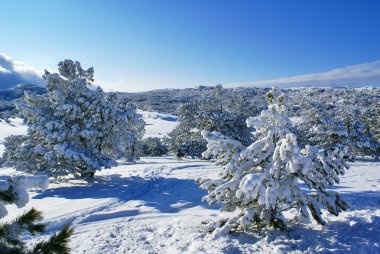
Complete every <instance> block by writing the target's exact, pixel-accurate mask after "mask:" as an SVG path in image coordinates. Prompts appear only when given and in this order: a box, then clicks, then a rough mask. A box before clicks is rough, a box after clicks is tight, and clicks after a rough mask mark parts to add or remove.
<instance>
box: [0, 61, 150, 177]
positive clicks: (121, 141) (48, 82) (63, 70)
mask: <svg viewBox="0 0 380 254" xmlns="http://www.w3.org/2000/svg"><path fill="white" fill-rule="evenodd" d="M58 67H59V68H58V70H59V74H57V73H49V72H47V71H46V72H45V75H44V80H45V86H46V90H47V93H46V94H44V95H36V94H30V93H26V94H25V99H24V101H23V102H19V103H17V104H16V106H17V108H18V110H19V111H20V113H21V114H22V115H23V117H25V118H26V123H27V124H28V134H27V136H26V139H25V140H24V141H23V142H22V143H20V144H19V146H17V147H16V148H13V147H10V148H8V147H7V144H8V143H9V144H10V143H11V142H8V143H6V144H5V145H6V149H8V150H9V151H11V154H12V156H13V157H14V158H17V159H18V161H15V160H10V161H6V162H5V163H9V164H11V166H14V167H15V168H16V169H17V170H22V171H26V172H30V173H36V172H43V173H45V174H48V175H51V176H54V177H59V176H63V175H68V174H74V175H75V176H88V175H90V176H92V175H93V174H94V173H95V171H97V170H100V169H101V168H102V167H105V168H108V167H110V166H112V165H114V163H115V161H114V158H115V157H119V156H124V157H127V158H129V159H130V158H135V156H134V154H133V149H132V151H131V149H130V147H133V144H134V143H136V142H137V140H138V139H139V138H141V136H142V133H143V130H144V124H143V123H142V120H141V117H140V116H139V115H138V114H137V113H136V109H135V108H134V107H133V106H131V105H125V104H122V103H120V100H119V98H118V97H117V95H116V94H113V93H104V92H103V91H102V89H101V88H100V87H96V88H94V87H93V86H92V82H93V80H94V79H93V75H94V70H93V68H90V69H88V70H84V69H83V68H82V67H81V65H80V63H79V62H73V61H71V60H65V61H62V62H60V63H59V64H58ZM141 126H142V127H141ZM13 139H16V138H13ZM5 159H6V158H5Z"/></svg>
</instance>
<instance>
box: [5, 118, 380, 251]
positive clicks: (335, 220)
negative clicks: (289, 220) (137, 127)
mask: <svg viewBox="0 0 380 254" xmlns="http://www.w3.org/2000/svg"><path fill="white" fill-rule="evenodd" d="M144 114H147V115H149V114H150V113H144ZM144 116H145V115H144ZM147 118H148V117H146V116H145V119H147ZM150 119H151V121H152V122H151V123H152V125H151V128H152V129H151V130H152V132H153V130H155V129H157V130H160V131H157V133H158V132H160V133H163V132H164V130H165V131H166V132H168V130H169V131H170V128H173V125H172V124H173V123H175V122H173V121H167V120H165V119H163V118H160V117H156V118H155V117H152V118H150ZM168 119H169V120H172V119H170V118H168ZM14 123H15V126H9V125H6V124H2V125H0V128H1V129H0V133H1V134H0V135H1V137H0V139H3V138H4V137H5V136H6V135H8V134H16V133H22V130H23V131H24V133H25V128H24V127H22V126H21V122H20V121H18V122H17V121H14ZM155 125H158V126H157V128H155V127H156V126H155ZM170 126H171V127H170ZM147 130H149V129H148V128H147ZM218 171H219V169H218V168H217V167H215V166H214V165H213V164H212V163H210V162H207V161H202V160H186V159H184V160H176V159H175V158H173V157H170V156H167V157H160V158H143V159H142V160H140V161H139V162H137V163H135V164H129V163H126V162H123V161H120V165H119V166H117V167H114V168H112V169H109V170H103V171H101V172H99V173H97V174H96V175H95V178H94V179H93V180H92V181H91V182H85V181H83V180H69V181H66V182H61V183H58V182H56V183H54V182H53V183H51V184H50V186H49V189H48V190H46V191H44V192H33V193H32V194H31V196H32V199H31V201H30V202H29V203H28V205H27V207H25V208H23V209H16V208H15V207H14V206H9V211H10V214H9V216H8V217H6V218H4V219H3V220H2V221H4V220H9V219H11V218H14V217H15V216H17V215H19V214H20V213H22V212H23V211H25V210H26V209H28V208H30V207H36V208H38V209H39V210H41V211H42V212H43V213H44V216H45V222H46V223H47V225H48V228H47V229H48V231H47V234H51V233H53V232H55V231H57V230H59V229H60V228H61V227H62V226H63V225H64V224H66V223H71V224H72V225H73V227H74V228H75V233H74V235H73V236H72V238H71V243H70V245H71V247H72V251H73V253H255V252H256V253H371V254H372V253H380V162H376V161H374V160H372V159H360V160H358V161H357V162H355V163H354V164H353V165H352V167H351V169H350V170H349V171H348V172H347V174H346V175H345V176H344V177H342V181H341V184H339V185H338V186H336V187H334V189H335V190H336V191H338V192H341V193H342V196H343V197H344V198H345V199H347V200H348V201H349V202H350V204H351V210H350V211H347V212H343V213H341V214H340V215H339V216H337V217H336V216H331V215H326V216H325V218H326V221H327V222H328V224H327V226H325V227H322V226H319V225H316V224H312V225H306V226H305V225H300V226H296V227H294V231H292V232H290V233H289V234H284V233H280V232H273V233H270V234H269V235H268V236H265V237H264V236H259V235H254V234H251V235H250V234H239V235H230V236H226V237H225V238H220V239H212V238H211V236H210V235H208V234H204V233H202V232H201V230H200V228H201V223H202V222H203V221H206V220H216V219H218V218H219V217H220V215H219V212H218V207H217V206H214V207H210V206H208V205H207V204H206V203H204V202H201V198H202V196H204V195H205V194H206V193H205V191H203V190H200V189H199V188H198V185H197V184H196V183H195V181H194V180H195V179H197V178H199V177H207V178H213V177H215V176H216V175H217V173H218ZM0 174H15V172H14V171H13V169H0ZM41 237H47V236H41ZM31 239H32V240H31V242H33V241H36V239H35V238H31Z"/></svg>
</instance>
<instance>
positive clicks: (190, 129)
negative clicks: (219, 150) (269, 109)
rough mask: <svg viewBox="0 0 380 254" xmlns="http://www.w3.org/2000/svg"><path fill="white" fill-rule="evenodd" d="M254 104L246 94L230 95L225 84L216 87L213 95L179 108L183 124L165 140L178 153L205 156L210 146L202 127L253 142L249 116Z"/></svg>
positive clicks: (241, 140) (180, 121)
mask: <svg viewBox="0 0 380 254" xmlns="http://www.w3.org/2000/svg"><path fill="white" fill-rule="evenodd" d="M251 108H252V105H251V104H250V103H249V102H248V101H246V100H244V98H243V97H242V96H232V95H231V96H226V95H225V94H224V91H223V87H222V86H221V85H217V86H215V88H214V93H213V96H212V97H210V98H201V99H195V100H193V101H191V102H189V103H185V104H183V105H181V106H180V107H179V108H178V110H177V112H178V121H179V125H178V126H177V127H176V128H175V129H174V130H173V131H172V132H171V133H169V134H168V137H167V138H166V139H165V143H166V144H167V145H168V147H169V150H170V151H172V152H175V153H176V154H177V156H178V157H183V156H190V157H192V158H195V157H201V155H202V152H203V151H205V150H206V141H205V140H204V139H203V137H202V135H201V133H200V132H201V130H203V129H207V130H209V131H218V132H221V133H223V134H224V135H226V136H228V137H230V138H233V139H236V140H239V141H240V142H242V143H243V144H249V143H250V142H252V140H251V135H250V129H249V128H248V127H247V125H246V124H245V119H246V117H247V116H245V115H244V114H243V113H242V112H247V111H248V110H249V109H251Z"/></svg>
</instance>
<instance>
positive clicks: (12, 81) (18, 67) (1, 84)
mask: <svg viewBox="0 0 380 254" xmlns="http://www.w3.org/2000/svg"><path fill="white" fill-rule="evenodd" d="M42 74H43V72H42V71H39V70H37V69H36V68H34V67H31V66H29V65H27V64H26V63H24V62H20V61H13V59H12V58H10V57H9V56H7V55H6V54H4V53H0V90H2V89H7V88H10V87H13V86H15V85H17V84H20V83H26V84H34V85H42V83H43V81H42Z"/></svg>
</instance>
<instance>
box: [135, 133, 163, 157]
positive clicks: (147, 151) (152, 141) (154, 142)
mask: <svg viewBox="0 0 380 254" xmlns="http://www.w3.org/2000/svg"><path fill="white" fill-rule="evenodd" d="M140 143H141V154H142V156H161V155H164V154H167V153H168V148H167V147H166V146H165V145H164V144H163V143H162V141H161V139H160V138H158V137H148V138H145V139H143V140H141V141H140Z"/></svg>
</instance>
